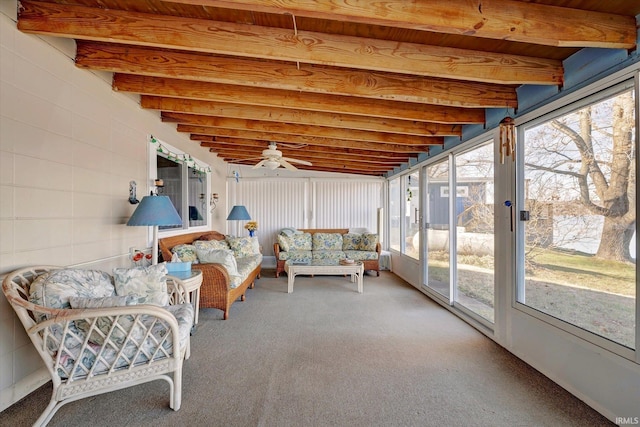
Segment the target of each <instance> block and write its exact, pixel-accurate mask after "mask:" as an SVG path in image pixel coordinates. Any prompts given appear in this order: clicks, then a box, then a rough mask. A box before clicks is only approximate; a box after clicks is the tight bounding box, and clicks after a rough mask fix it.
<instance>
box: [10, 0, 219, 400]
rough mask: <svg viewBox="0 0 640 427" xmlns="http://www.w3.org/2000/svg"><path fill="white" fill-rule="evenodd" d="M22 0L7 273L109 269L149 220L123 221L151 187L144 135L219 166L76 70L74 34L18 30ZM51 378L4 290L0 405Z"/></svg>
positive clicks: (14, 74) (141, 240) (104, 81)
mask: <svg viewBox="0 0 640 427" xmlns="http://www.w3.org/2000/svg"><path fill="white" fill-rule="evenodd" d="M16 6H17V2H16V1H6V0H5V1H2V2H0V94H1V96H0V279H1V278H2V276H3V275H4V274H6V273H7V272H9V271H12V270H14V269H16V268H20V267H23V266H27V265H42V264H53V265H62V266H81V267H83V268H98V269H103V270H105V271H110V270H111V269H112V268H113V267H115V266H125V265H126V266H128V265H130V262H129V259H128V254H129V248H130V247H137V248H144V247H146V246H147V244H148V242H149V234H148V228H147V227H126V226H125V223H126V221H127V219H128V218H129V216H130V215H131V213H132V212H133V210H134V208H135V206H132V205H130V204H129V203H128V202H127V199H128V193H129V181H131V180H134V181H136V182H137V183H138V198H141V197H142V196H143V195H144V194H148V191H149V177H148V176H147V170H148V165H147V150H148V143H147V140H148V135H149V134H153V135H156V136H158V137H160V138H162V139H164V140H166V141H170V142H171V143H172V145H175V146H176V147H178V148H180V149H182V150H184V151H187V152H189V153H190V154H192V155H193V156H194V157H197V158H199V159H201V160H202V161H205V162H207V163H209V164H211V165H212V167H214V168H215V166H216V164H217V165H218V168H219V169H222V167H221V165H222V162H221V161H220V160H217V159H215V158H214V157H213V156H212V155H211V154H210V153H209V152H208V149H205V148H200V147H198V146H197V145H194V144H193V143H192V142H191V141H189V139H188V138H186V137H185V136H181V135H180V134H178V133H177V132H176V131H175V127H174V126H171V125H168V124H163V123H162V122H161V121H160V119H159V117H158V113H157V112H155V111H147V110H142V109H141V108H140V106H139V102H138V98H137V97H135V98H134V97H131V96H128V95H126V94H120V93H115V92H113V91H112V89H111V76H110V75H109V74H106V73H92V72H89V71H87V70H83V69H78V68H76V67H75V66H74V63H73V55H74V54H75V46H74V42H73V41H71V40H55V39H48V38H41V37H37V36H34V35H27V34H23V33H21V32H19V31H18V30H17V29H16V23H15V19H16V18H15V11H16ZM47 379H48V376H47V374H46V371H45V370H44V367H43V365H42V362H41V361H40V358H39V357H38V355H37V353H36V351H35V350H34V349H33V346H32V345H31V343H30V341H29V339H28V337H27V335H26V334H25V333H24V330H23V328H22V325H21V324H20V322H19V320H18V319H17V317H16V316H15V314H14V312H13V310H12V309H11V307H10V306H9V304H8V303H7V301H6V299H5V298H4V296H0V410H3V409H4V408H6V407H7V406H9V405H11V404H12V403H14V402H16V401H17V400H19V399H20V398H22V397H24V395H26V394H27V393H29V392H31V391H33V390H35V388H37V387H38V386H40V385H41V384H43V382H44V381H46V380H47Z"/></svg>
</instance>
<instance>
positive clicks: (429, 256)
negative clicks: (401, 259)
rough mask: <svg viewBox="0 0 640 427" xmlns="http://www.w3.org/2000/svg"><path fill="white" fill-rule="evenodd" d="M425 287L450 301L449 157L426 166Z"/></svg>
mask: <svg viewBox="0 0 640 427" xmlns="http://www.w3.org/2000/svg"><path fill="white" fill-rule="evenodd" d="M426 179H427V182H426V187H425V188H426V191H425V192H426V195H427V197H426V201H425V209H426V212H425V215H424V219H423V221H424V223H425V228H426V243H427V244H426V246H425V251H426V254H425V259H426V272H425V275H426V286H427V287H428V288H429V289H431V290H433V291H435V292H437V293H438V294H440V295H442V296H444V297H446V299H447V300H450V295H451V289H450V254H449V238H450V236H449V212H450V211H449V159H448V158H447V159H445V160H443V161H440V162H438V163H435V164H433V165H430V166H427V167H426Z"/></svg>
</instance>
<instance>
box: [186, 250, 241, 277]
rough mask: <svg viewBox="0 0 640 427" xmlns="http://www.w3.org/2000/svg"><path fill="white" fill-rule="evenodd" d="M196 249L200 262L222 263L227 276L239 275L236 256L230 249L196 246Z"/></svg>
mask: <svg viewBox="0 0 640 427" xmlns="http://www.w3.org/2000/svg"><path fill="white" fill-rule="evenodd" d="M196 251H197V252H198V259H199V260H200V263H201V264H204V263H215V264H222V266H223V267H224V268H225V269H226V270H227V274H229V276H239V275H240V274H239V273H238V264H237V263H236V258H235V257H234V256H233V252H231V250H229V249H206V248H198V249H196Z"/></svg>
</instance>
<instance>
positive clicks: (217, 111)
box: [140, 95, 462, 136]
mask: <svg viewBox="0 0 640 427" xmlns="http://www.w3.org/2000/svg"><path fill="white" fill-rule="evenodd" d="M140 105H141V106H142V107H143V108H149V109H153V110H162V111H173V112H181V113H191V114H201V115H214V116H222V117H236V118H241V119H249V120H264V121H275V122H286V123H298V124H307V125H314V126H327V127H337V128H346V129H360V130H370V131H377V132H390V133H406V134H408V135H422V136H427V135H428V136H460V135H461V133H462V128H461V126H459V125H445V124H440V123H426V122H415V121H410V120H394V119H376V118H368V117H362V116H355V115H351V114H334V113H322V112H309V111H300V110H292V109H287V108H268V107H256V106H247V105H241V104H230V103H217V102H212V101H198V100H193V99H179V98H163V97H159V96H149V95H142V96H141V98H140Z"/></svg>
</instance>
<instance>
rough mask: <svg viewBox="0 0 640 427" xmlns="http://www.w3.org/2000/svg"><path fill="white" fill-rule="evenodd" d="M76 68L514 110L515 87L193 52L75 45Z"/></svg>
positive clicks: (105, 44)
mask: <svg viewBox="0 0 640 427" xmlns="http://www.w3.org/2000/svg"><path fill="white" fill-rule="evenodd" d="M76 44H77V50H76V66H78V67H82V68H90V69H93V70H101V71H111V72H118V73H130V74H141V75H147V76H156V77H172V78H182V79H189V80H198V81H207V82H213V83H223V84H233V85H250V86H252V87H263V88H272V89H282V90H290V91H298V92H311V93H322V94H334V95H344V96H359V97H366V98H373V99H388V100H395V101H405V102H414V103H421V104H435V105H448V106H455V107H457V106H463V107H469V108H515V107H517V106H518V101H517V94H516V87H515V86H513V85H511V86H509V85H496V84H493V83H482V82H465V81H458V80H449V79H439V78H430V77H421V76H407V75H403V74H392V73H382V72H376V71H363V70H351V69H341V68H332V67H323V66H317V65H308V64H300V66H299V67H297V66H296V65H293V64H289V63H284V62H268V61H260V60H253V59H246V58H228V57H220V56H215V55H210V54H202V53H197V52H189V53H187V52H178V51H173V50H169V49H159V48H152V47H136V46H126V45H121V44H111V43H100V42H92V41H83V40H78V41H77V43H76Z"/></svg>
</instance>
